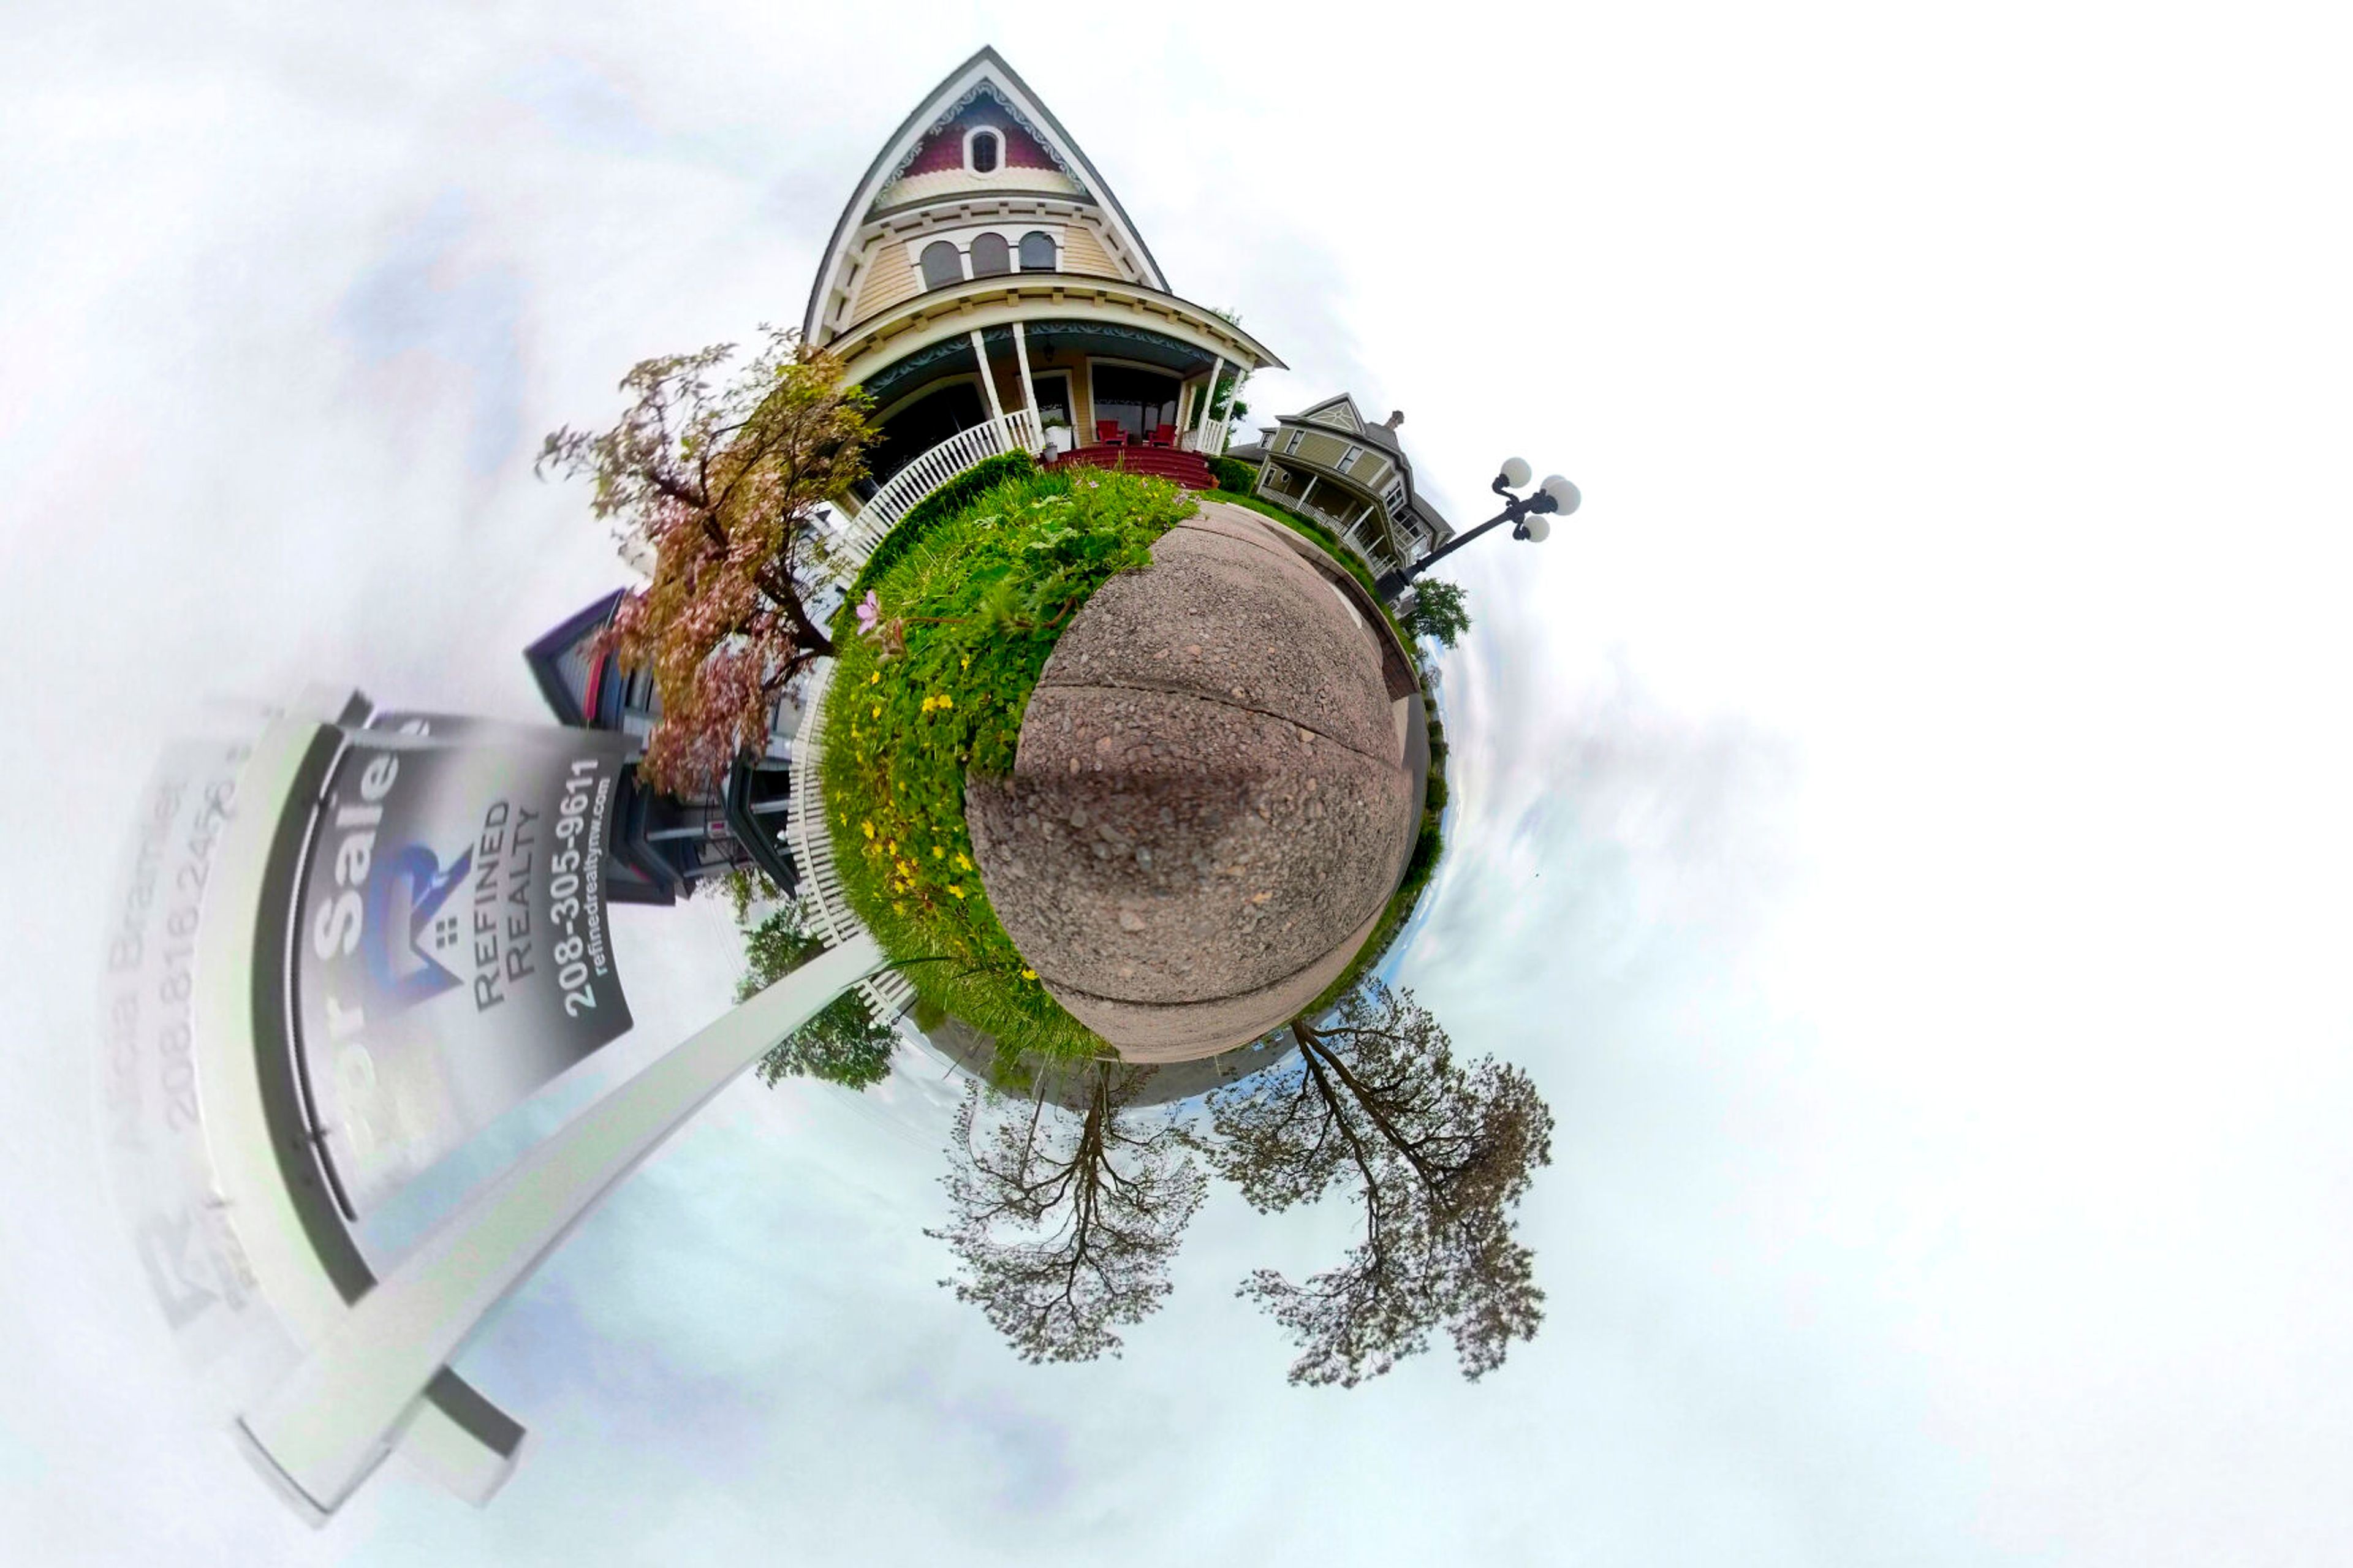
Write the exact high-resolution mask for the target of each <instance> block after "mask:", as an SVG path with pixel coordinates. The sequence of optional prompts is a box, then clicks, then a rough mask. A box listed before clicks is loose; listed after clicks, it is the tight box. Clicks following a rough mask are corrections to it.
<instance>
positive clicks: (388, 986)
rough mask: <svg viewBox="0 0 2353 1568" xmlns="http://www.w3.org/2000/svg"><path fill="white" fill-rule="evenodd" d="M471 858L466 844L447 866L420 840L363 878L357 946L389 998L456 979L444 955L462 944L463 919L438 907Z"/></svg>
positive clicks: (401, 998) (418, 996)
mask: <svg viewBox="0 0 2353 1568" xmlns="http://www.w3.org/2000/svg"><path fill="white" fill-rule="evenodd" d="M473 863H474V851H473V847H472V846H468V847H467V848H466V851H465V852H464V853H463V854H461V855H459V857H458V858H457V861H456V863H455V864H453V865H452V866H451V867H450V868H448V870H446V871H445V870H443V869H442V868H441V861H440V858H439V857H438V856H436V855H435V854H434V853H433V851H432V850H430V849H428V848H427V847H425V846H424V845H422V844H411V845H409V846H408V847H406V848H405V849H403V850H401V852H400V853H399V854H397V855H395V856H394V857H392V858H390V859H389V860H386V861H384V862H382V863H381V864H380V865H379V866H378V868H377V869H376V874H375V876H373V877H371V878H369V879H368V918H367V925H366V929H365V934H364V937H363V939H362V945H363V946H364V947H365V948H366V950H367V964H368V973H370V974H372V975H373V976H374V977H375V983H376V984H377V985H378V986H379V987H380V988H381V989H382V990H383V991H384V992H385V994H387V995H389V996H391V997H392V998H393V999H394V1000H395V1001H396V1002H400V1003H417V1002H422V1001H425V1000H427V998H429V997H433V996H438V995H439V994H441V993H442V992H444V991H448V990H452V989H454V988H456V987H457V986H459V984H463V982H461V981H460V980H459V978H458V976H457V974H456V973H454V972H453V970H452V968H451V966H450V964H448V963H443V962H442V961H443V959H444V958H445V957H448V958H454V957H455V955H456V954H457V952H458V951H459V949H460V948H461V947H463V946H464V944H465V931H464V925H465V922H464V921H461V920H459V917H458V915H457V913H456V912H455V911H452V912H450V913H448V914H443V913H442V912H441V906H442V905H443V904H444V903H445V902H447V901H448V898H449V895H450V894H451V893H453V892H455V891H456V890H457V889H459V887H460V886H462V885H463V884H464V882H465V880H466V872H467V871H468V869H470V868H471V867H472V865H473Z"/></svg>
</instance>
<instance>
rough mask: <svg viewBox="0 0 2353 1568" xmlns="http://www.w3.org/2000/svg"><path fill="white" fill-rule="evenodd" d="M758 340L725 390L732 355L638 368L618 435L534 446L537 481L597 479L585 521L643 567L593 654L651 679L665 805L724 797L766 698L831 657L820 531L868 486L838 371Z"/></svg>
mask: <svg viewBox="0 0 2353 1568" xmlns="http://www.w3.org/2000/svg"><path fill="white" fill-rule="evenodd" d="M761 333H762V342H761V343H760V346H759V349H758V352H757V353H754V355H753V357H752V358H751V359H750V360H749V361H747V362H745V363H744V364H743V366H742V368H741V369H740V370H737V371H735V372H734V374H733V376H732V377H730V378H728V379H725V380H724V381H723V382H717V381H716V378H718V377H720V376H721V375H722V374H723V367H724V366H726V364H727V363H728V361H729V360H730V359H731V358H733V354H734V345H733V344H732V343H720V344H715V345H713V346H712V347H710V348H706V349H703V350H702V351H701V352H699V353H690V354H671V355H668V356H665V357H663V358H659V359H649V360H646V361H643V362H641V363H638V365H637V366H636V367H635V368H633V369H632V370H631V371H630V372H629V374H628V375H627V376H625V377H623V378H622V380H621V390H622V391H623V392H624V393H627V394H628V395H630V396H631V398H632V399H633V401H632V402H631V404H630V405H629V407H628V411H627V412H625V413H624V414H623V415H622V416H621V418H620V422H619V423H618V424H617V425H615V426H613V427H612V428H611V429H609V430H607V431H604V432H602V433H601V434H592V433H590V432H588V431H584V430H575V429H572V428H571V427H569V426H566V427H565V428H562V429H559V430H556V431H554V432H552V433H551V434H550V435H549V436H548V437H547V440H546V442H545V444H544V445H543V447H541V448H540V454H539V461H538V464H537V469H536V471H538V472H539V473H540V474H542V475H545V474H547V473H548V472H550V471H551V470H552V471H554V473H557V474H560V475H563V476H565V478H573V477H577V476H580V475H588V476H591V477H593V478H594V479H595V480H596V499H595V500H594V501H593V502H592V503H591V510H593V511H594V512H595V513H596V516H598V517H600V518H614V519H617V520H619V522H620V526H621V534H622V538H623V541H624V546H625V548H632V547H633V552H634V553H638V554H640V555H642V556H645V557H649V558H650V560H651V562H652V568H651V574H650V580H649V582H648V583H647V584H645V586H643V587H642V588H639V589H638V590H636V591H635V592H633V593H631V594H629V595H628V596H627V597H626V598H624V599H623V600H622V601H621V605H620V607H619V608H618V609H617V611H616V612H615V613H614V616H613V620H612V624H611V625H610V626H607V628H606V631H605V635H604V637H603V638H602V640H601V641H600V643H599V645H598V651H599V652H600V653H603V652H606V651H609V652H611V653H612V654H614V655H615V656H616V658H617V659H618V661H619V663H620V664H621V666H622V667H623V668H631V669H635V668H651V669H652V671H653V675H654V687H655V690H656V692H657V693H658V694H659V698H660V703H661V716H660V719H659V722H658V723H657V724H656V726H655V729H654V732H653V734H652V735H651V737H650V738H649V740H648V742H647V747H646V756H645V761H644V763H642V764H641V768H642V771H643V773H644V774H645V776H646V777H647V778H648V780H649V782H651V783H653V784H657V785H659V786H660V787H662V788H665V789H670V790H673V791H679V792H690V791H699V790H716V789H717V788H719V787H720V786H721V784H722V781H723V779H724V778H725V776H726V773H727V769H728V767H729V765H730V764H731V763H733V761H734V759H735V758H736V756H737V755H738V754H739V753H740V752H758V751H761V750H763V749H764V748H765V746H766V745H767V742H768V715H769V712H770V710H771V709H772V708H773V707H774V705H775V702H776V697H777V696H778V695H779V694H780V693H781V692H783V691H784V689H786V687H787V686H789V685H790V684H791V683H792V682H793V681H794V680H795V679H797V678H798V677H799V676H800V675H801V673H802V672H803V671H804V670H806V669H807V668H808V666H809V665H810V663H811V662H813V661H814V660H816V659H818V658H823V657H827V656H829V655H830V654H831V653H832V652H833V642H832V639H831V638H829V637H828V636H827V635H826V633H825V629H824V628H823V627H821V626H818V625H817V624H816V622H815V620H814V619H813V618H812V616H810V614H809V610H808V602H809V598H810V596H811V594H812V593H813V591H814V590H815V589H816V588H817V587H818V585H819V584H821V583H823V582H824V581H826V580H827V579H828V577H829V576H830V575H832V574H835V573H836V572H837V571H838V570H839V566H840V563H839V561H838V560H837V559H836V558H835V557H834V555H833V554H832V553H831V552H830V551H829V550H828V546H827V542H826V535H825V531H824V530H823V529H821V528H820V527H819V526H818V514H819V510H820V509H821V508H822V507H823V506H824V505H825V504H826V503H827V502H828V501H831V500H837V499H838V498H839V497H840V496H841V495H842V494H843V493H844V492H845V491H847V490H848V489H849V487H850V486H851V485H853V484H855V483H856V482H857V481H858V480H859V479H862V478H864V477H865V474H866V461H865V453H866V450H867V448H868V447H870V446H871V443H872V442H873V439H874V435H875V427H874V426H873V424H872V422H871V420H869V418H868V417H867V415H868V412H869V410H870V409H871V400H870V399H869V398H868V397H867V396H866V395H865V393H864V392H862V391H861V390H860V389H859V388H857V387H844V386H843V385H842V384H841V379H842V371H843V366H842V363H841V361H840V359H839V357H837V356H835V355H833V354H830V353H826V352H824V351H823V350H821V349H815V348H811V347H810V346H808V345H807V344H806V343H803V342H800V341H799V340H798V336H797V334H796V333H793V332H790V331H782V330H779V329H776V328H773V327H765V326H764V327H762V328H761Z"/></svg>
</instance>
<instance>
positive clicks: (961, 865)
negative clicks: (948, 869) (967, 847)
mask: <svg viewBox="0 0 2353 1568" xmlns="http://www.w3.org/2000/svg"><path fill="white" fill-rule="evenodd" d="M956 869H958V870H959V871H969V870H971V869H972V862H971V861H969V860H967V859H965V858H964V854H963V852H962V851H958V852H957V854H956Z"/></svg>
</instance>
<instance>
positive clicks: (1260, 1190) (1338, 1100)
mask: <svg viewBox="0 0 2353 1568" xmlns="http://www.w3.org/2000/svg"><path fill="white" fill-rule="evenodd" d="M1290 1028H1291V1031H1292V1034H1293V1037H1296V1039H1297V1040H1298V1042H1299V1051H1298V1054H1297V1055H1296V1056H1295V1057H1293V1058H1288V1059H1287V1060H1285V1061H1284V1062H1282V1063H1280V1064H1278V1065H1277V1066H1275V1067H1273V1068H1269V1069H1267V1070H1266V1071H1265V1072H1262V1073H1260V1074H1258V1075H1256V1076H1255V1077H1253V1078H1251V1079H1247V1080H1245V1081H1244V1082H1242V1083H1240V1084H1236V1085H1233V1086H1231V1087H1229V1088H1227V1089H1220V1090H1219V1091H1218V1092H1217V1093H1216V1094H1214V1095H1212V1096H1211V1097H1210V1100H1209V1116H1210V1125H1211V1135H1210V1137H1209V1138H1208V1140H1207V1142H1206V1144H1205V1147H1206V1148H1207V1151H1208V1157H1209V1162H1210V1164H1211V1167H1212V1168H1213V1169H1214V1170H1215V1171H1216V1172H1217V1173H1218V1174H1219V1175H1220V1176H1223V1177H1225V1178H1226V1179H1227V1180H1229V1181H1231V1182H1233V1183H1235V1184H1237V1185H1238V1186H1239V1187H1240V1189H1241V1193H1242V1196H1243V1197H1244V1198H1245V1199H1246V1200H1247V1201H1248V1202H1249V1203H1250V1205H1251V1206H1252V1207H1254V1208H1256V1209H1258V1210H1259V1211H1260V1212H1261V1214H1263V1213H1270V1212H1274V1211H1279V1210H1283V1209H1288V1208H1290V1207H1292V1206H1293V1205H1296V1204H1302V1203H1311V1202H1314V1200H1316V1199H1317V1198H1320V1197H1322V1196H1323V1195H1324V1194H1325V1193H1326V1192H1328V1191H1330V1190H1332V1189H1333V1188H1335V1187H1340V1188H1343V1189H1345V1190H1348V1191H1350V1192H1351V1194H1352V1196H1353V1198H1354V1201H1355V1202H1356V1205H1357V1206H1358V1207H1359V1209H1360V1210H1361V1211H1362V1215H1363V1223H1364V1228H1363V1231H1362V1233H1361V1237H1360V1239H1359V1240H1358V1242H1357V1244H1356V1246H1355V1247H1352V1248H1350V1250H1349V1252H1348V1254H1347V1256H1346V1257H1345V1258H1344V1259H1343V1260H1342V1261H1341V1263H1340V1264H1339V1265H1338V1266H1337V1267H1335V1268H1328V1269H1325V1270H1324V1271H1323V1272H1321V1273H1318V1274H1315V1275H1314V1276H1312V1277H1311V1278H1309V1279H1307V1280H1306V1281H1305V1282H1304V1283H1300V1284H1294V1283H1293V1281H1291V1280H1290V1279H1287V1278H1285V1277H1284V1276H1283V1275H1282V1273H1280V1272H1279V1271H1277V1270H1274V1269H1271V1268H1261V1269H1259V1270H1257V1271H1256V1272H1254V1273H1253V1274H1251V1275H1250V1278H1249V1279H1247V1280H1245V1281H1244V1282H1243V1284H1242V1286H1241V1289H1240V1294H1241V1295H1242V1296H1243V1297H1245V1298H1247V1299H1249V1300H1255V1301H1256V1302H1258V1303H1259V1305H1260V1306H1261V1307H1262V1308H1264V1309H1265V1310H1267V1311H1268V1312H1269V1313H1270V1314H1271V1315H1272V1316H1273V1318H1274V1319H1275V1321H1277V1322H1280V1323H1281V1324H1282V1325H1283V1327H1285V1328H1286V1329H1288V1330H1290V1331H1291V1332H1292V1335H1293V1338H1294V1340H1295V1341H1296V1342H1298V1343H1299V1345H1300V1346H1301V1348H1302V1351H1303V1354H1302V1355H1301V1356H1300V1358H1299V1359H1298V1360H1297V1361H1296V1362H1295V1363H1293V1365H1292V1368H1291V1381H1292V1382H1293V1383H1295V1384H1340V1385H1341V1386H1342V1387H1353V1386H1355V1385H1356V1384H1358V1383H1360V1382H1362V1381H1363V1380H1364V1379H1366V1378H1367V1377H1377V1376H1378V1375H1380V1374H1381V1373H1385V1372H1388V1370H1389V1369H1390V1368H1391V1367H1392V1366H1394V1365H1395V1364H1396V1363H1398V1361H1399V1360H1401V1359H1403V1358H1405V1357H1407V1356H1410V1355H1414V1354H1417V1353H1419V1352H1421V1351H1423V1350H1426V1349H1427V1348H1429V1343H1430V1333H1431V1331H1433V1330H1435V1329H1439V1328H1443V1329H1444V1330H1445V1331H1447V1333H1448V1334H1449V1335H1450V1336H1451V1338H1452V1340H1453V1342H1454V1348H1455V1352H1456V1355H1457V1358H1458V1359H1459V1361H1460V1363H1461V1368H1462V1374H1463V1376H1464V1377H1465V1378H1467V1379H1470V1380H1472V1381H1474V1382H1475V1381H1476V1380H1477V1379H1478V1378H1479V1377H1480V1376H1481V1375H1482V1373H1487V1372H1490V1371H1493V1369H1494V1368H1495V1367H1497V1366H1499V1365H1501V1364H1502V1363H1503V1361H1504V1354H1505V1352H1507V1351H1508V1350H1509V1349H1510V1346H1511V1342H1513V1341H1514V1340H1521V1339H1527V1338H1529V1337H1531V1336H1532V1335H1534V1334H1535V1331H1536V1327H1537V1325H1538V1324H1539V1323H1541V1322H1542V1321H1543V1319H1544V1312H1543V1302H1544V1292H1543V1291H1542V1290H1540V1289H1537V1288H1536V1285H1535V1255H1534V1254H1533V1253H1532V1252H1531V1251H1530V1250H1529V1249H1528V1248H1527V1247H1524V1246H1522V1245H1521V1244H1520V1243H1519V1241H1518V1239H1517V1237H1515V1236H1514V1231H1513V1226H1514V1220H1513V1218H1512V1215H1511V1211H1512V1210H1513V1209H1514V1207H1515V1206H1516V1205H1518V1203H1519V1200H1520V1198H1521V1197H1522V1196H1523V1195H1524V1194H1525V1193H1526V1191H1527V1188H1528V1184H1529V1180H1530V1177H1531V1174H1532V1173H1533V1172H1534V1170H1535V1167H1537V1166H1539V1165H1545V1164H1549V1163H1551V1160H1552V1112H1551V1110H1549V1109H1547V1108H1546V1105H1545V1103H1544V1100H1542V1099H1541V1098H1540V1097H1538V1095H1537V1094H1536V1091H1535V1086H1534V1085H1533V1084H1532V1083H1530V1082H1529V1080H1528V1078H1527V1075H1526V1074H1525V1073H1524V1072H1522V1071H1520V1070H1519V1069H1518V1068H1514V1067H1510V1066H1507V1065H1504V1064H1499V1063H1497V1062H1496V1061H1495V1060H1494V1059H1493V1058H1482V1059H1481V1060H1480V1061H1478V1062H1476V1063H1474V1064H1472V1066H1470V1067H1468V1068H1464V1067H1461V1066H1458V1065H1457V1064H1456V1063H1455V1061H1454V1058H1453V1051H1452V1047H1451V1043H1450V1042H1449V1040H1448V1039H1447V1037H1446V1031H1445V1030H1444V1029H1443V1028H1441V1027H1440V1026H1439V1024H1438V1021H1437V1020H1436V1019H1435V1018H1433V1017H1432V1016H1430V1014H1429V1012H1428V1011H1426V1010H1425V1009H1424V1008H1423V1007H1422V1006H1421V1005H1419V1003H1417V1002H1416V1001H1415V1000H1414V998H1413V994H1412V993H1411V992H1392V991H1390V990H1389V989H1388V987H1387V986H1386V985H1383V984H1381V983H1380V982H1378V981H1377V980H1376V981H1367V982H1366V984H1364V985H1362V986H1360V987H1359V988H1358V989H1357V990H1356V991H1355V992H1353V993H1351V994H1349V995H1348V996H1347V997H1346V998H1345V999H1344V1000H1343V1002H1342V1003H1341V1005H1340V1011H1339V1016H1338V1017H1337V1019H1336V1020H1335V1021H1334V1022H1332V1023H1329V1024H1325V1025H1322V1026H1317V1025H1315V1024H1314V1023H1311V1022H1310V1021H1309V1020H1307V1019H1305V1018H1297V1019H1293V1021H1292V1023H1291V1025H1290Z"/></svg>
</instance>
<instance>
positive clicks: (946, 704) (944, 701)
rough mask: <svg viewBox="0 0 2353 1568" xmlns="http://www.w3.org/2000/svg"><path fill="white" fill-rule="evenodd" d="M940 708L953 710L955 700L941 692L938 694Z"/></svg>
mask: <svg viewBox="0 0 2353 1568" xmlns="http://www.w3.org/2000/svg"><path fill="white" fill-rule="evenodd" d="M940 706H941V707H943V708H953V707H955V698H953V697H951V696H949V695H948V694H947V693H946V692H944V691H943V692H941V693H940Z"/></svg>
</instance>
